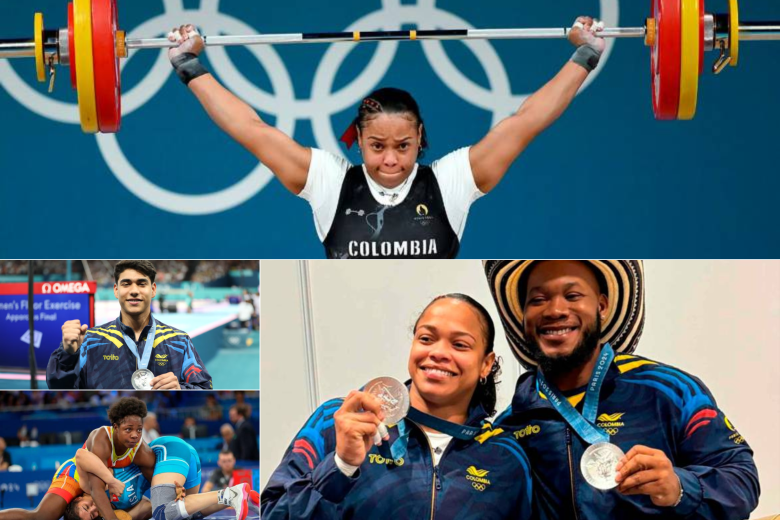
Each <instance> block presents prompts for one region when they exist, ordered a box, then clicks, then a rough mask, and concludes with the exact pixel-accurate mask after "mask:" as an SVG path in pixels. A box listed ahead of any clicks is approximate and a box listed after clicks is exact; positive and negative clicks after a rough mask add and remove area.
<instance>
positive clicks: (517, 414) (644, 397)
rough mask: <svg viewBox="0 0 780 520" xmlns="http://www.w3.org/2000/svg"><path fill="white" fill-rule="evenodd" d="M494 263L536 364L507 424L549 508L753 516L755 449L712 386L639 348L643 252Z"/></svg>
mask: <svg viewBox="0 0 780 520" xmlns="http://www.w3.org/2000/svg"><path fill="white" fill-rule="evenodd" d="M485 272H486V274H487V277H488V282H489V285H490V290H491V292H492V294H493V298H494V299H495V301H496V304H497V306H498V309H499V312H500V314H501V321H502V323H503V325H504V328H505V330H506V334H507V339H508V340H509V344H510V346H511V347H512V350H513V351H514V353H515V355H516V357H517V359H518V360H519V361H520V363H521V364H522V365H523V366H525V368H527V369H528V371H527V372H525V373H524V374H522V375H521V376H520V379H519V381H518V383H517V387H516V390H515V396H514V399H513V400H512V406H511V407H510V408H509V409H508V410H507V411H505V412H504V413H503V414H502V415H501V416H499V417H498V418H497V419H496V423H497V424H500V426H501V427H502V428H503V429H504V430H509V431H513V432H514V437H515V439H516V440H517V442H518V443H519V444H520V445H521V446H522V447H523V449H524V450H525V452H526V454H527V455H528V458H529V459H530V461H531V466H532V467H533V469H534V478H535V481H534V491H535V495H536V497H535V498H536V501H537V506H538V509H539V518H541V519H543V520H546V519H553V518H555V519H558V518H560V519H564V518H565V519H571V518H577V519H581V520H582V519H591V518H592V519H597V518H598V519H601V518H618V519H622V518H625V519H632V520H635V519H643V518H651V517H652V518H658V517H663V518H701V519H737V518H748V517H749V516H750V512H751V511H752V510H753V509H755V507H756V505H757V504H758V495H759V483H758V474H757V471H756V466H755V463H754V462H753V452H752V450H751V449H750V447H749V446H748V445H747V443H746V442H745V439H744V438H743V437H742V436H741V435H740V434H739V432H738V431H737V430H736V428H735V427H734V425H733V424H732V423H731V422H730V421H729V420H728V419H727V418H726V416H725V415H724V414H723V412H722V411H721V410H720V409H718V407H717V404H716V403H715V399H714V398H713V396H712V394H711V393H710V391H709V390H708V389H707V387H706V386H704V384H703V383H702V382H701V381H700V380H699V379H697V378H696V377H694V376H692V375H690V374H686V373H685V372H683V371H681V370H678V369H676V368H673V367H671V366H669V365H665V364H663V363H660V362H657V361H653V360H650V359H646V358H643V357H639V356H634V355H631V353H632V352H633V351H634V349H635V348H636V346H637V343H638V342H639V337H640V336H641V334H642V329H643V326H644V285H643V276H644V268H643V265H642V263H641V262H639V261H635V260H627V261H608V260H603V261H546V262H545V261H538V260H491V261H486V262H485ZM518 470H519V469H518Z"/></svg>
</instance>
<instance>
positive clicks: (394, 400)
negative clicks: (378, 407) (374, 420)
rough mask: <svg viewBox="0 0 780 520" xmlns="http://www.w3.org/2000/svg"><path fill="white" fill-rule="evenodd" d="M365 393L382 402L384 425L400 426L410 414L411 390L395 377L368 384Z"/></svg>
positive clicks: (372, 381)
mask: <svg viewBox="0 0 780 520" xmlns="http://www.w3.org/2000/svg"><path fill="white" fill-rule="evenodd" d="M364 391H365V392H367V393H369V394H371V395H373V396H376V397H378V398H379V400H380V401H382V411H383V412H385V420H384V423H385V424H387V425H391V426H392V425H394V424H398V423H399V422H401V419H403V418H404V417H406V414H407V413H409V390H408V389H407V388H406V385H404V384H403V383H402V382H400V381H399V380H397V379H395V378H393V377H377V378H376V379H372V380H371V381H369V382H368V383H367V384H366V386H365V388H364Z"/></svg>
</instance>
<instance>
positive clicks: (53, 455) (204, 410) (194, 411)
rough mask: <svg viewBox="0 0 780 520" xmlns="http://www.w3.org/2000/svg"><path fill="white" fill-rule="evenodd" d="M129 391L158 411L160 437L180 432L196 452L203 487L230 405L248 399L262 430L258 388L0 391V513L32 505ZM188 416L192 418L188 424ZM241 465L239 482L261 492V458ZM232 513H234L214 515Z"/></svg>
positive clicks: (238, 466)
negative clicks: (6, 459) (1, 457)
mask: <svg viewBox="0 0 780 520" xmlns="http://www.w3.org/2000/svg"><path fill="white" fill-rule="evenodd" d="M126 395H127V396H135V397H139V398H141V399H143V400H145V401H146V405H147V407H148V409H149V411H150V412H153V413H154V414H155V415H156V420H157V423H158V428H157V432H158V433H159V434H160V435H173V436H178V437H182V438H184V439H185V440H186V441H187V442H188V443H190V444H191V445H192V446H193V447H195V448H196V449H197V450H198V454H199V455H200V460H201V465H202V473H201V475H202V484H205V483H206V482H208V479H209V476H210V475H211V472H212V471H214V470H215V469H217V459H218V458H219V457H218V456H219V452H220V451H221V450H222V446H223V443H224V442H225V439H223V437H221V436H220V428H221V427H222V426H224V425H225V424H228V425H230V424H231V422H230V420H229V418H228V416H229V409H230V407H231V406H233V405H235V404H236V403H239V402H240V403H246V404H248V405H249V406H250V407H251V409H252V415H251V418H250V419H249V422H250V423H251V424H252V427H253V428H254V429H255V431H256V432H257V431H259V409H260V400H259V397H258V394H257V392H250V393H247V394H246V395H245V394H244V392H146V393H144V392H102V391H101V392H93V391H78V392H76V391H72V392H65V391H58V392H20V391H16V392H14V391H4V392H0V437H2V438H3V440H4V441H5V443H6V445H7V448H6V450H7V451H8V453H9V454H10V455H11V466H10V469H9V470H7V471H0V510H3V509H9V508H17V507H18V508H24V509H35V506H37V505H38V503H39V502H40V500H41V498H43V495H44V493H46V490H47V489H48V487H49V484H51V480H52V477H53V476H54V471H55V470H56V469H57V468H58V467H59V465H60V464H62V463H63V462H65V461H66V460H68V459H71V458H73V457H75V455H76V450H78V449H79V448H81V446H82V445H83V444H84V441H86V440H87V437H88V436H89V433H90V432H91V431H92V430H94V429H95V428H100V427H101V426H105V425H107V424H108V418H107V417H106V411H107V410H108V407H109V406H110V405H111V403H112V402H113V401H114V400H115V399H117V398H118V397H122V396H126ZM208 396H213V397H216V399H215V400H213V402H209V401H212V400H211V399H209V398H208ZM186 418H190V419H189V420H188V424H187V425H185V419H186ZM193 420H194V424H192V425H191V424H190V423H193ZM149 424H150V423H145V425H144V428H145V431H144V434H145V436H146V435H148V434H149V430H150V428H149ZM231 427H232V426H231ZM258 443H259V440H258ZM236 470H237V471H238V473H236V472H234V476H233V478H234V479H236V478H240V479H242V480H243V481H246V482H250V483H251V484H252V488H253V489H259V478H260V477H259V474H260V467H259V461H257V460H238V461H236ZM239 482H240V481H239ZM226 513H230V514H229V515H228V514H226ZM234 516H235V515H234V514H233V511H232V510H230V511H229V512H228V511H226V512H224V513H222V514H216V515H212V516H210V517H209V518H233V517H234ZM250 517H251V518H258V516H257V515H255V516H251V513H250V516H249V517H247V518H250Z"/></svg>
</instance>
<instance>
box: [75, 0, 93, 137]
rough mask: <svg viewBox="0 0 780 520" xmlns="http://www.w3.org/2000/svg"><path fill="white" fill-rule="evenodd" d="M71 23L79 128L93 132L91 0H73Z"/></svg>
mask: <svg viewBox="0 0 780 520" xmlns="http://www.w3.org/2000/svg"><path fill="white" fill-rule="evenodd" d="M73 24H74V28H73V33H74V35H73V37H74V38H75V40H76V42H75V43H76V46H75V47H76V49H75V50H76V90H77V91H78V96H79V114H80V116H81V129H82V130H83V131H84V132H86V133H88V134H94V133H96V132H97V131H98V120H97V104H96V102H95V69H94V66H93V64H92V0H73Z"/></svg>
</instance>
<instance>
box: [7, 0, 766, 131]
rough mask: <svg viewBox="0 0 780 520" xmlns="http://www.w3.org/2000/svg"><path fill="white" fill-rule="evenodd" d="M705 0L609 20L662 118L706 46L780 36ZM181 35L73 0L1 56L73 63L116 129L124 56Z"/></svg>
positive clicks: (607, 31)
mask: <svg viewBox="0 0 780 520" xmlns="http://www.w3.org/2000/svg"><path fill="white" fill-rule="evenodd" d="M704 1H705V0H651V13H650V17H649V18H647V19H646V20H645V23H644V25H643V26H642V27H607V28H604V29H603V31H601V32H600V36H602V37H604V38H643V39H644V43H645V45H647V46H649V47H650V74H651V91H652V100H653V113H654V114H655V117H656V119H664V120H668V119H682V120H686V119H692V118H693V116H694V114H695V113H696V100H697V97H698V83H699V76H700V75H701V74H702V73H703V72H704V52H705V51H712V50H716V51H719V56H718V58H717V59H716V61H715V62H714V64H713V66H712V71H713V72H714V73H715V74H719V73H720V72H721V71H722V70H723V69H724V68H725V67H726V66H727V65H731V66H733V67H735V66H737V64H738V62H739V43H740V41H745V40H780V22H745V21H740V20H739V9H738V4H737V0H728V1H729V12H728V13H727V14H710V13H707V12H706V11H705V8H704ZM570 30H571V29H570V28H565V27H564V28H526V29H444V30H408V31H371V32H363V31H354V32H331V33H300V34H254V35H236V36H230V35H224V36H223V35H220V36H204V37H203V40H204V42H205V44H206V46H230V45H263V44H272V45H278V44H291V43H317V42H319V43H335V42H366V41H388V40H479V39H487V40H500V39H551V38H567V37H568V34H569V31H570ZM174 46H176V43H174V42H171V41H169V40H168V39H167V38H147V39H143V38H128V37H127V36H126V34H125V32H124V31H121V30H119V29H118V11H117V0H73V2H71V3H69V4H68V27H67V28H65V29H59V30H47V29H46V28H45V27H44V24H43V15H42V14H41V13H35V17H34V37H33V38H30V39H8V40H2V39H0V58H34V59H35V68H36V76H37V78H38V81H40V82H45V81H47V74H48V76H49V78H50V79H49V91H50V92H51V91H52V89H53V88H54V79H55V77H56V69H55V65H65V66H69V67H70V80H71V85H72V87H73V88H74V89H75V90H76V92H77V95H78V104H79V116H80V121H81V128H82V130H83V131H84V132H87V133H96V132H103V133H113V132H117V131H118V130H119V126H120V122H121V81H120V74H119V60H120V59H121V58H126V57H127V55H128V51H129V50H133V49H164V48H167V47H174Z"/></svg>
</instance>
